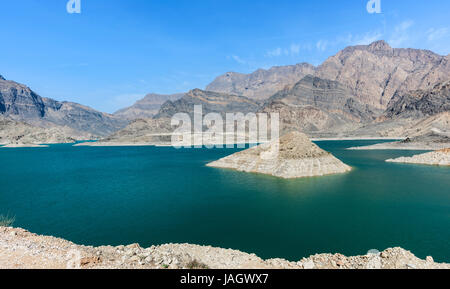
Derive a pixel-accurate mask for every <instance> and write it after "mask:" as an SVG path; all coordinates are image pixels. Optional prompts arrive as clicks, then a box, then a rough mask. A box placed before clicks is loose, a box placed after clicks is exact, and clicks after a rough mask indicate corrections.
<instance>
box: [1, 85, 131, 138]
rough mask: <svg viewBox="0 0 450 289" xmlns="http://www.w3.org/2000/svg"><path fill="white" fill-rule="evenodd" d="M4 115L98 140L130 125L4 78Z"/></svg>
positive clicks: (2, 111)
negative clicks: (50, 97)
mask: <svg viewBox="0 0 450 289" xmlns="http://www.w3.org/2000/svg"><path fill="white" fill-rule="evenodd" d="M0 115H3V116H5V117H8V118H10V119H14V120H17V121H21V122H26V123H29V124H31V125H34V126H39V127H43V128H50V127H54V126H59V127H61V126H62V127H68V128H71V129H73V130H75V131H78V132H80V134H82V133H90V134H93V135H97V136H105V135H108V134H111V133H113V132H114V131H117V130H118V129H120V128H123V127H124V126H126V124H127V121H126V120H124V119H121V118H119V117H116V116H113V115H109V114H106V113H102V112H99V111H96V110H94V109H92V108H89V107H86V106H83V105H80V104H77V103H72V102H60V101H56V100H53V99H49V98H43V97H41V96H39V95H38V94H36V93H35V92H34V91H33V90H31V89H30V88H29V87H27V86H25V85H23V84H20V83H17V82H14V81H8V80H5V79H4V78H3V77H2V78H1V79H0Z"/></svg>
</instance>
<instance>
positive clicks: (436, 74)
mask: <svg viewBox="0 0 450 289" xmlns="http://www.w3.org/2000/svg"><path fill="white" fill-rule="evenodd" d="M449 73H450V64H449V62H448V57H444V56H441V55H438V54H435V53H433V52H431V51H428V50H419V49H403V48H392V47H390V46H389V45H388V44H387V43H386V42H384V41H377V42H374V43H372V44H370V45H360V46H351V47H347V48H345V49H344V50H342V51H340V52H339V53H338V54H336V55H335V56H332V57H330V58H329V59H328V60H326V61H325V62H324V63H323V64H322V65H320V66H319V67H318V68H317V72H316V75H317V76H319V77H321V78H325V79H331V80H336V81H338V82H340V83H342V84H344V85H346V86H347V87H349V88H350V89H351V90H352V91H353V94H354V95H356V96H357V97H358V99H359V101H361V102H362V103H365V104H369V105H371V106H375V107H377V108H380V109H386V107H387V105H388V103H389V101H390V100H391V99H392V97H393V96H394V94H395V92H396V91H398V90H400V91H411V90H418V89H429V88H432V87H433V86H434V85H435V84H436V83H438V82H442V81H446V80H448V75H449Z"/></svg>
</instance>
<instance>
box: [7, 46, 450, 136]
mask: <svg viewBox="0 0 450 289" xmlns="http://www.w3.org/2000/svg"><path fill="white" fill-rule="evenodd" d="M449 75H450V64H449V56H448V55H447V56H441V55H438V54H436V53H433V52H431V51H428V50H420V49H409V48H408V49H404V48H392V47H390V46H389V45H388V44H387V43H386V42H385V41H376V42H374V43H372V44H370V45H358V46H350V47H347V48H345V49H343V50H342V51H339V52H338V53H337V54H336V55H334V56H331V57H330V58H328V59H327V60H326V61H325V62H324V63H322V64H321V65H319V66H313V65H310V64H307V63H301V64H297V65H290V66H279V67H273V68H271V69H268V70H264V69H259V70H257V71H255V72H253V73H250V74H241V73H235V72H228V73H225V74H224V75H222V76H219V77H217V78H216V79H215V80H214V81H213V82H212V83H211V84H209V85H207V87H206V89H205V90H201V89H194V90H191V91H189V92H187V93H181V94H174V95H159V94H149V95H147V96H146V97H145V98H144V99H142V100H140V101H138V102H137V103H135V104H134V105H132V106H131V107H128V108H124V109H122V110H119V111H118V112H116V113H115V114H113V115H110V114H106V113H102V112H98V111H95V110H94V109H91V108H89V107H86V106H82V105H80V104H76V103H71V102H59V101H55V100H52V99H48V98H43V97H40V96H39V95H38V94H36V93H35V92H34V91H32V90H31V89H30V88H28V87H27V86H25V85H22V84H19V83H16V82H13V81H7V80H5V78H4V77H1V76H0V115H2V116H3V117H6V118H8V119H10V120H14V121H19V122H25V123H27V124H29V125H33V126H38V127H42V128H49V127H57V128H64V127H65V128H70V129H71V130H72V133H75V132H78V133H79V134H80V135H83V134H84V135H85V137H86V134H91V135H92V136H94V137H105V136H109V137H107V138H105V139H106V140H109V141H113V140H114V138H115V136H121V135H122V134H121V129H123V132H126V133H125V135H126V136H127V137H126V139H129V140H132V138H133V134H136V135H141V136H143V135H145V133H142V132H143V131H147V132H148V133H151V134H155V133H158V128H163V129H161V133H167V131H170V126H168V122H169V120H170V117H172V116H173V115H174V114H176V113H179V112H185V113H188V114H192V113H193V107H194V105H202V106H203V113H204V114H206V113H209V112H217V113H219V114H222V115H224V114H225V113H227V112H228V113H233V112H243V113H248V112H278V113H280V116H281V128H282V131H283V132H284V131H290V130H301V131H303V132H305V133H307V134H309V135H310V136H315V137H323V136H373V137H376V136H396V137H399V136H405V133H407V132H408V133H411V132H412V131H413V130H414V126H415V125H416V124H417V125H418V126H420V124H425V123H426V124H427V125H426V126H423V127H422V128H423V129H425V127H427V128H428V129H430V126H429V125H430V124H433V123H436V124H437V123H440V124H443V126H442V125H441V126H439V127H440V128H439V130H441V131H442V130H448V131H450V128H449V127H446V126H445V124H446V123H447V122H446V120H445V119H446V118H448V114H446V112H448V111H449V109H450V108H449V105H450V100H449V81H450V77H449ZM139 119H142V120H139ZM433 119H434V120H433ZM128 123H130V125H129V127H126V126H127V124H128ZM162 123H164V124H162ZM146 125H147V126H149V127H147V128H146ZM417 129H418V130H420V128H417ZM431 129H432V127H431ZM63 131H64V130H63ZM138 131H141V132H138ZM141 139H145V137H144V138H141ZM121 140H123V138H121Z"/></svg>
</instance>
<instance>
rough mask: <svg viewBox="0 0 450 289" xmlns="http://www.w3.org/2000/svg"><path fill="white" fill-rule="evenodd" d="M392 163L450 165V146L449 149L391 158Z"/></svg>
mask: <svg viewBox="0 0 450 289" xmlns="http://www.w3.org/2000/svg"><path fill="white" fill-rule="evenodd" d="M387 162H390V163H405V164H420V165H433V166H450V146H449V148H447V149H443V150H439V151H434V152H429V153H425V154H421V155H415V156H413V157H400V158H396V159H389V160H387Z"/></svg>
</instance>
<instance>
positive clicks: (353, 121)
mask: <svg viewBox="0 0 450 289" xmlns="http://www.w3.org/2000/svg"><path fill="white" fill-rule="evenodd" d="M262 112H265V113H271V112H278V113H280V120H281V128H282V131H289V130H294V129H295V130H301V131H303V132H306V133H317V132H326V131H335V132H336V131H342V130H350V129H351V128H352V127H355V126H357V125H360V124H361V123H368V122H371V121H373V120H374V119H375V117H376V115H378V114H379V113H380V111H379V110H378V109H376V108H374V107H370V106H369V105H364V104H362V103H360V102H359V101H358V100H356V99H355V96H354V95H352V92H351V90H350V89H349V88H347V87H345V86H344V85H342V84H340V83H339V82H337V81H331V80H325V79H321V78H318V77H315V76H312V75H308V76H306V77H304V78H303V79H302V80H300V81H299V82H297V83H296V84H295V85H294V86H293V87H291V88H287V89H284V90H282V91H280V92H278V93H277V94H275V95H273V96H272V97H270V98H269V99H268V100H267V102H266V104H265V105H264V108H263V109H262Z"/></svg>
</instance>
